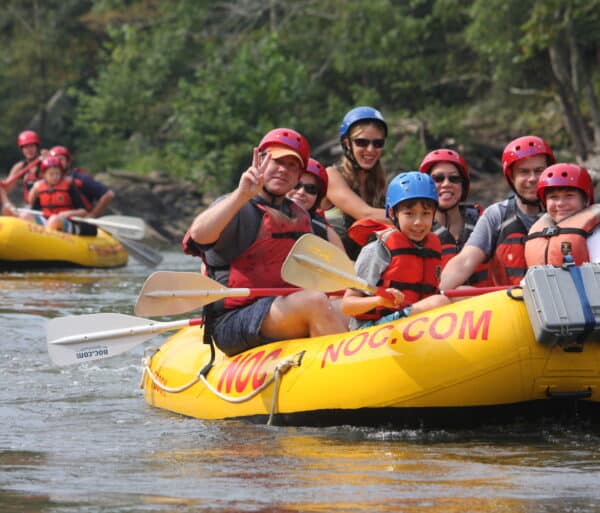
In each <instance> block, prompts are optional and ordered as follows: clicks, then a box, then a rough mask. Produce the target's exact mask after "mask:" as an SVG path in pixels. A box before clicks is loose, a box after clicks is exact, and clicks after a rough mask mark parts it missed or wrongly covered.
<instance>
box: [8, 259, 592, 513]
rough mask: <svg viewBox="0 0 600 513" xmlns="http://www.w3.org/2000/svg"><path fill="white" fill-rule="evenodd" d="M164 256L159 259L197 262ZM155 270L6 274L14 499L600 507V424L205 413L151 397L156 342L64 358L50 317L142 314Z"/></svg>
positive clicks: (152, 504)
mask: <svg viewBox="0 0 600 513" xmlns="http://www.w3.org/2000/svg"><path fill="white" fill-rule="evenodd" d="M164 256H165V260H164V262H163V263H162V264H161V266H160V269H165V270H175V271H177V270H180V271H192V270H196V269H197V268H198V261H197V260H194V259H191V258H189V257H185V256H183V255H181V254H179V253H175V252H172V253H170V252H167V253H165V254H164ZM148 274H149V271H148V270H147V268H145V267H143V266H141V265H139V264H137V263H135V262H132V263H130V264H129V265H128V266H127V267H125V268H123V269H116V270H92V271H89V270H78V271H61V272H57V273H39V272H36V273H5V274H0V291H1V294H2V302H1V304H0V326H1V327H2V331H3V333H4V335H3V341H2V344H1V346H0V376H1V377H2V386H1V387H0V419H1V421H2V424H1V425H2V429H1V431H0V512H1V513H13V512H15V513H16V512H27V513H30V512H31V513H34V512H44V513H59V512H60V513H67V512H68V513H73V512H77V513H79V512H89V513H99V512H106V513H125V512H178V513H179V512H198V511H201V512H217V511H219V512H276V513H287V512H392V511H393V512H396V511H399V512H409V513H411V512H519V513H529V512H531V513H533V512H536V513H537V512H556V513H558V512H561V513H562V512H573V513H575V512H592V511H600V432H599V430H598V429H599V428H598V427H595V428H593V427H590V426H577V425H574V426H569V427H568V428H565V427H562V426H560V425H555V424H547V423H540V424H538V425H531V424H530V425H514V426H510V427H503V428H500V429H498V428H486V429H481V430H468V431H467V430H465V431H456V430H454V431H444V430H436V431H431V430H429V431H426V430H393V429H381V428H380V429H364V428H361V429H358V428H353V427H351V426H342V427H336V428H319V429H317V428H301V427H300V428H290V427H285V428H282V427H268V426H260V425H253V424H248V423H245V422H239V421H210V422H204V421H200V420H197V419H190V418H185V417H182V416H179V415H175V414H172V413H169V412H165V411H161V410H158V409H155V408H152V407H150V406H148V405H147V404H146V403H145V401H144V398H143V395H142V391H141V390H140V389H139V386H138V385H139V378H140V369H141V357H142V354H143V347H138V348H135V349H133V350H132V351H130V352H128V353H125V354H122V355H119V356H117V357H115V358H112V359H104V360H99V361H96V362H93V363H89V364H84V365H80V366H71V367H65V368H57V367H55V366H54V365H52V363H51V362H50V360H49V359H48V355H47V353H46V342H45V333H44V332H45V323H46V321H47V319H48V318H52V317H56V316H62V315H69V314H83V313H97V312H119V313H125V314H132V312H133V305H134V303H135V299H136V297H137V294H138V292H139V290H140V287H141V285H142V283H143V281H144V279H145V278H146V277H147V275H148ZM107 329H110V326H107ZM157 341H159V340H155V341H153V343H156V342H157Z"/></svg>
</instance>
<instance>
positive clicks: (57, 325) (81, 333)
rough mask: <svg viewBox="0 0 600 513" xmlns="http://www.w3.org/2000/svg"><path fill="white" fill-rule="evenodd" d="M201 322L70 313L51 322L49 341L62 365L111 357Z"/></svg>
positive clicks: (50, 350) (51, 351)
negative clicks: (168, 332) (157, 336)
mask: <svg viewBox="0 0 600 513" xmlns="http://www.w3.org/2000/svg"><path fill="white" fill-rule="evenodd" d="M201 324H202V319H187V320H181V321H173V322H157V321H153V320H151V319H144V318H141V317H134V316H132V315H123V314H116V313H99V314H86V315H70V316H67V317H58V318H56V319H52V320H50V321H48V324H47V327H46V341H47V344H48V354H49V356H50V359H51V360H52V361H53V362H54V363H55V364H56V365H61V366H62V365H71V364H74V363H81V362H89V361H93V360H99V359H102V358H109V357H111V356H115V355H118V354H121V353H124V352H125V351H129V350H130V349H132V348H134V347H136V346H138V345H140V344H142V343H143V342H145V341H146V340H150V339H151V338H153V337H154V336H156V335H157V334H159V333H164V332H166V331H171V330H176V329H179V328H184V327H186V326H200V325H201ZM107 326H110V327H111V328H110V329H108V330H107V329H106V327H107Z"/></svg>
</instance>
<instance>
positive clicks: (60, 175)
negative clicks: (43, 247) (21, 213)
mask: <svg viewBox="0 0 600 513" xmlns="http://www.w3.org/2000/svg"><path fill="white" fill-rule="evenodd" d="M40 169H41V174H42V177H43V178H42V179H41V180H38V181H37V182H35V183H34V184H33V187H32V188H31V191H29V197H28V203H29V205H30V206H31V208H33V209H34V210H41V211H42V213H43V215H44V217H45V218H46V223H45V225H46V229H47V230H55V231H64V232H67V233H74V234H78V235H95V234H96V231H97V230H96V227H95V226H91V225H88V224H85V223H75V222H72V221H70V220H69V218H70V217H76V216H78V217H85V216H86V215H87V210H86V209H85V204H84V202H83V200H82V199H81V196H80V194H79V191H78V189H77V186H76V185H75V184H74V183H73V180H72V179H71V178H70V177H67V176H65V169H64V167H63V165H62V162H61V161H60V160H59V159H58V158H57V157H46V158H45V159H43V160H42V163H41V165H40Z"/></svg>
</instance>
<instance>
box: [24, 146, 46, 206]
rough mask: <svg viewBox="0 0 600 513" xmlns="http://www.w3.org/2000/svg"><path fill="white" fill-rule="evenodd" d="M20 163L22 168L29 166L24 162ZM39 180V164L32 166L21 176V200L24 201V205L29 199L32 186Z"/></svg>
mask: <svg viewBox="0 0 600 513" xmlns="http://www.w3.org/2000/svg"><path fill="white" fill-rule="evenodd" d="M36 159H37V157H36ZM21 162H22V163H23V167H25V166H27V165H28V164H29V162H27V161H26V160H22V161H21ZM41 178H42V177H41V175H40V164H39V163H38V164H37V166H33V167H32V168H31V169H30V170H29V171H27V173H25V175H23V199H24V200H25V203H27V201H28V199H29V191H30V190H31V188H32V187H33V184H34V183H35V182H37V181H38V180H39V179H41Z"/></svg>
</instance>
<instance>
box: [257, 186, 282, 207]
mask: <svg viewBox="0 0 600 513" xmlns="http://www.w3.org/2000/svg"><path fill="white" fill-rule="evenodd" d="M262 189H263V192H265V193H266V194H267V196H269V198H270V201H269V202H270V203H271V205H275V204H276V202H277V200H278V199H280V198H283V197H284V196H285V194H273V193H272V192H271V191H269V190H268V189H267V187H266V186H265V185H263V188H262Z"/></svg>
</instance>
